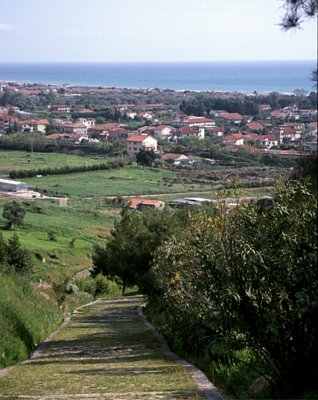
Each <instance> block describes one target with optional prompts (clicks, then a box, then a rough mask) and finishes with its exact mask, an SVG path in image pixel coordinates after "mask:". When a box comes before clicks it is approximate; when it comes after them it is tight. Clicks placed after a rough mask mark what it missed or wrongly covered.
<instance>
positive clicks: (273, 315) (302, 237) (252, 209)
mask: <svg viewBox="0 0 318 400" xmlns="http://www.w3.org/2000/svg"><path fill="white" fill-rule="evenodd" d="M309 189H310V188H308V187H307V186H305V185H302V184H298V183H296V184H293V185H288V186H287V187H284V188H281V189H280V190H279V192H278V193H277V195H276V199H275V205H274V207H272V208H270V209H261V208H259V207H258V206H249V207H242V208H239V209H237V210H235V211H233V212H231V213H227V214H222V213H221V214H219V215H218V216H216V217H214V218H210V217H207V216H204V215H198V216H196V217H194V218H193V219H192V221H191V223H190V224H189V226H188V228H187V229H186V230H185V231H184V233H183V234H182V235H181V236H179V237H178V238H174V237H173V238H170V240H168V241H166V242H165V243H164V244H163V245H162V246H161V247H160V248H159V249H158V250H157V252H156V258H155V265H154V268H153V270H152V272H153V276H154V277H155V279H156V281H157V285H158V286H159V288H160V296H159V299H160V301H161V303H162V307H163V308H164V309H165V310H166V312H167V313H169V314H170V315H171V317H170V319H171V320H172V321H169V323H170V324H171V325H172V326H173V328H174V329H175V333H176V332H177V334H178V335H181V337H183V336H185V334H184V333H183V332H182V330H184V329H186V327H188V328H187V329H186V330H187V332H189V331H190V332H192V331H194V327H196V326H201V327H203V328H204V327H205V328H206V331H207V332H209V330H210V332H209V335H210V337H213V336H214V337H221V338H228V340H229V341H230V342H232V343H235V342H236V341H237V338H238V337H240V338H241V339H240V340H243V341H244V343H245V345H246V346H248V348H250V349H251V350H252V351H253V352H255V354H257V356H258V357H259V358H260V359H262V360H263V362H264V363H266V365H267V367H268V369H269V371H270V374H271V381H272V384H273V390H274V392H273V395H278V396H281V395H284V396H286V395H287V396H289V397H290V396H292V397H297V396H303V394H304V392H305V390H308V389H316V388H317V381H316V376H317V374H318V370H317V364H316V356H317V354H318V339H317V338H318V326H317V323H316V321H317V319H318V307H317V304H318V269H317V224H316V217H317V215H316V211H317V200H316V198H315V196H314V195H313V194H312V193H311V192H310V190H309ZM158 301H159V300H158ZM178 326H179V327H180V328H178ZM196 332H199V331H198V330H197V331H196ZM199 339H200V334H199V337H197V338H196V340H197V341H198V340H199ZM187 343H188V350H191V348H192V347H193V343H189V342H187V339H186V338H184V341H183V344H184V345H186V344H187ZM190 346H191V347H190Z"/></svg>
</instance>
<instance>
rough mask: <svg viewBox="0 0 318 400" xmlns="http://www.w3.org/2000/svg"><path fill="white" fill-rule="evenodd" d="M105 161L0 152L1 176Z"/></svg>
mask: <svg viewBox="0 0 318 400" xmlns="http://www.w3.org/2000/svg"><path fill="white" fill-rule="evenodd" d="M108 159H109V158H108ZM104 161H106V157H101V156H88V155H86V156H81V155H74V154H63V153H31V152H26V151H4V150H0V176H1V175H6V174H8V172H9V171H15V170H30V169H38V168H59V167H62V166H78V165H92V164H98V163H101V162H104Z"/></svg>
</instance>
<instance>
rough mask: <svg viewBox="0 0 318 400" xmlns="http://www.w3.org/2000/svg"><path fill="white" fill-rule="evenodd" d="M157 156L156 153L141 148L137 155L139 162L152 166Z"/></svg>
mask: <svg viewBox="0 0 318 400" xmlns="http://www.w3.org/2000/svg"><path fill="white" fill-rule="evenodd" d="M156 158H157V156H156V153H155V152H154V151H148V150H140V151H139V153H137V155H136V160H137V163H138V164H140V165H144V166H145V167H151V166H152V165H153V163H154V161H155V159H156Z"/></svg>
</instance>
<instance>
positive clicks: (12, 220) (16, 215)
mask: <svg viewBox="0 0 318 400" xmlns="http://www.w3.org/2000/svg"><path fill="white" fill-rule="evenodd" d="M25 214H26V211H25V209H24V208H23V207H22V206H21V205H20V204H19V203H18V202H17V201H15V200H13V201H11V202H9V203H6V204H5V205H4V207H3V213H2V216H3V218H4V219H6V220H7V221H8V223H7V227H8V229H11V228H13V227H14V226H18V225H22V224H23V220H24V217H25Z"/></svg>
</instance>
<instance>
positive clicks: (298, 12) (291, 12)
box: [282, 0, 318, 29]
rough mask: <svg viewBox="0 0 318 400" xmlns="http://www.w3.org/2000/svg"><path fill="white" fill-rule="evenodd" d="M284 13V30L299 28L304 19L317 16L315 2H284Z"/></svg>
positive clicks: (305, 0)
mask: <svg viewBox="0 0 318 400" xmlns="http://www.w3.org/2000/svg"><path fill="white" fill-rule="evenodd" d="M285 8H286V13H285V16H284V18H283V21H282V26H283V28H285V29H290V28H295V27H297V26H299V25H300V24H301V23H302V22H303V20H304V18H312V17H314V16H315V15H316V14H317V10H318V1H317V0H285Z"/></svg>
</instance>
